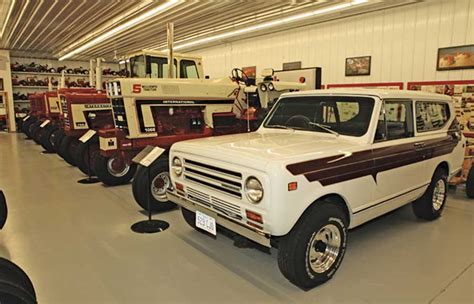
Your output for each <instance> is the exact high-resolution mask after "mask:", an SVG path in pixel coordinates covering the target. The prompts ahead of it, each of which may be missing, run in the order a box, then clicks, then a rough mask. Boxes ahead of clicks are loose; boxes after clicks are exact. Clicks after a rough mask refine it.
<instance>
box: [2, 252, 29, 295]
mask: <svg viewBox="0 0 474 304" xmlns="http://www.w3.org/2000/svg"><path fill="white" fill-rule="evenodd" d="M0 280H2V281H8V282H11V283H13V284H15V285H18V286H20V287H21V288H23V289H24V290H25V291H26V292H28V294H30V295H31V296H32V297H33V298H35V299H36V292H35V288H34V287H33V283H31V280H30V278H29V277H28V275H27V274H26V273H25V272H24V271H23V269H21V268H20V267H19V266H18V265H16V264H15V263H13V262H11V261H9V260H7V259H4V258H0Z"/></svg>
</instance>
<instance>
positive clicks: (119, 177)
mask: <svg viewBox="0 0 474 304" xmlns="http://www.w3.org/2000/svg"><path fill="white" fill-rule="evenodd" d="M136 170H137V166H136V165H135V164H133V163H132V164H127V163H126V162H125V160H123V159H121V158H120V157H117V156H115V157H105V156H102V155H100V154H98V155H97V156H96V157H95V160H94V172H95V174H96V176H97V177H98V178H99V180H100V181H101V182H102V183H104V184H106V185H107V186H118V185H125V184H128V183H129V182H130V181H131V180H132V178H133V176H134V175H135V172H136Z"/></svg>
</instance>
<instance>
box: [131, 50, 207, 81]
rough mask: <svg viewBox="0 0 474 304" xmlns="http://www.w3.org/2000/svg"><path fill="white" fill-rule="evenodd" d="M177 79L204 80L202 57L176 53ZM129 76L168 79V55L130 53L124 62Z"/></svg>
mask: <svg viewBox="0 0 474 304" xmlns="http://www.w3.org/2000/svg"><path fill="white" fill-rule="evenodd" d="M173 57H174V66H175V69H174V70H175V78H203V77H204V71H203V68H202V57H201V56H197V55H192V54H183V53H174V54H173ZM122 62H125V67H126V69H127V71H129V72H130V74H129V75H131V77H134V78H167V77H168V53H167V52H161V51H154V50H147V49H144V50H141V51H137V52H133V53H129V54H127V55H126V56H125V58H124V60H122Z"/></svg>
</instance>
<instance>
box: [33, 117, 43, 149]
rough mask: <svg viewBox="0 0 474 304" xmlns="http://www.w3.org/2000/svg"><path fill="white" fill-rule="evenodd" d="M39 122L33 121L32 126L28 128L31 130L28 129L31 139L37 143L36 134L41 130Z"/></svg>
mask: <svg viewBox="0 0 474 304" xmlns="http://www.w3.org/2000/svg"><path fill="white" fill-rule="evenodd" d="M40 125H41V122H37V123H34V124H33V125H32V127H31V128H30V129H31V131H30V134H31V138H32V139H33V141H34V142H35V143H36V144H38V145H39V141H38V135H39V133H40V132H41V130H42V129H43V128H41V126H40Z"/></svg>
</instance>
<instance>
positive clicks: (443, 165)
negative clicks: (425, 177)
mask: <svg viewBox="0 0 474 304" xmlns="http://www.w3.org/2000/svg"><path fill="white" fill-rule="evenodd" d="M438 169H441V170H444V171H445V172H446V175H448V176H449V173H450V172H449V164H448V162H447V161H445V160H443V161H442V162H440V163H439V164H438V166H436V169H435V171H434V172H436V171H438ZM434 172H433V174H434Z"/></svg>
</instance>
